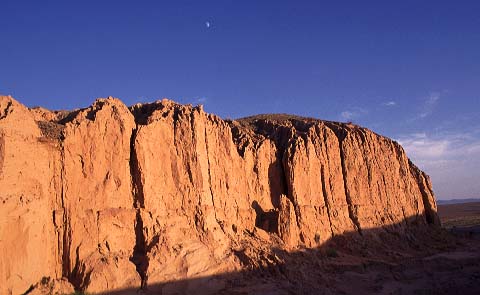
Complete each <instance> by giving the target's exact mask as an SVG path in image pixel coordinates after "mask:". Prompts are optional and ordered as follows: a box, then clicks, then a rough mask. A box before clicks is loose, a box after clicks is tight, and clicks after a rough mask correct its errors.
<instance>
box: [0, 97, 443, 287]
mask: <svg viewBox="0 0 480 295" xmlns="http://www.w3.org/2000/svg"><path fill="white" fill-rule="evenodd" d="M0 187H1V188H2V189H1V191H0V201H1V203H0V216H1V219H0V255H1V257H2V260H1V261H0V263H1V265H0V281H2V282H6V283H5V284H2V285H1V286H0V293H1V294H19V293H23V292H25V291H26V290H28V289H29V287H30V286H31V285H33V284H35V283H37V282H39V281H41V280H42V278H44V277H49V278H51V279H52V280H60V279H61V278H66V279H68V281H69V282H70V283H71V284H72V285H73V286H74V287H75V288H76V289H80V290H85V291H87V292H92V293H95V292H105V291H108V290H116V289H122V288H128V287H133V288H140V287H142V286H143V287H145V286H147V285H149V286H152V288H154V287H153V286H162V285H159V284H157V283H165V282H169V281H175V280H179V279H182V278H205V279H203V280H209V279H208V277H207V276H209V275H213V274H219V273H225V272H233V271H237V270H240V269H242V268H244V267H245V262H244V261H242V259H241V258H239V255H238V253H239V251H240V252H242V253H247V254H244V255H247V256H248V253H254V252H255V249H254V247H253V248H252V246H251V245H252V242H251V240H252V239H253V238H252V237H254V238H256V239H257V238H259V239H261V240H262V241H264V244H265V245H267V246H268V245H272V246H273V245H275V246H276V247H281V248H283V249H287V250H294V249H296V248H297V247H299V246H302V247H316V246H320V245H322V244H323V243H325V242H326V241H328V240H329V239H331V238H332V236H338V235H342V234H345V233H350V232H356V233H358V236H359V237H360V238H362V239H369V238H370V237H368V235H369V233H367V232H366V230H368V229H371V228H380V227H384V226H394V228H393V229H392V228H391V227H390V228H389V231H394V232H395V234H397V235H402V234H404V233H405V232H406V231H407V230H409V229H412V228H421V227H426V226H427V225H429V224H432V225H438V224H439V221H438V217H437V215H436V204H435V198H434V195H433V192H432V189H431V183H430V180H429V178H428V176H427V175H425V174H424V173H423V172H421V171H420V170H418V168H416V167H415V166H414V165H413V164H412V163H411V162H410V161H409V160H408V158H407V156H406V155H405V153H404V151H403V149H402V148H401V147H400V146H399V145H398V144H397V143H396V142H394V141H392V140H390V139H388V138H385V137H382V136H379V135H377V134H375V133H373V132H371V131H369V130H367V129H364V128H360V127H358V126H353V125H347V124H341V123H334V122H325V121H320V120H314V119H305V118H295V117H291V116H273V117H268V116H267V117H265V116H264V117H262V116H257V117H251V118H246V119H242V120H239V121H224V120H222V119H220V118H219V117H217V116H214V115H211V114H207V113H205V112H204V111H203V109H202V108H201V107H192V106H188V105H187V106H184V105H179V104H175V103H174V102H172V101H168V100H163V101H157V102H154V103H151V104H144V105H134V106H132V107H130V109H128V108H127V107H126V106H125V105H124V104H123V103H122V102H121V101H119V100H117V99H112V98H109V99H99V100H97V101H96V102H95V103H94V104H93V105H92V106H91V107H89V108H87V109H82V110H76V111H73V112H69V113H68V112H50V111H48V110H44V109H28V108H26V107H25V106H23V105H21V104H19V103H18V102H16V101H15V100H14V99H12V98H11V97H1V98H0ZM249 245H250V246H249ZM252 255H253V254H252ZM49 282H50V281H49ZM52 282H53V281H52ZM61 282H62V284H63V285H64V284H65V283H64V281H61ZM201 282H202V279H200V280H196V281H195V283H193V282H192V283H191V284H189V285H185V286H184V291H185V292H188V291H189V290H190V291H192V290H197V288H198V286H197V285H196V284H199V283H201ZM207 285H208V286H209V289H205V288H203V289H202V290H203V291H204V292H206V293H208V292H215V291H216V290H219V289H221V288H222V282H220V281H214V280H212V281H209V284H207ZM52 288H53V287H52ZM158 288H160V287H158ZM163 288H164V289H163V290H162V291H164V292H167V293H168V287H165V286H164V287H163ZM150 290H151V288H150ZM152 291H155V290H152ZM157 291H159V290H157Z"/></svg>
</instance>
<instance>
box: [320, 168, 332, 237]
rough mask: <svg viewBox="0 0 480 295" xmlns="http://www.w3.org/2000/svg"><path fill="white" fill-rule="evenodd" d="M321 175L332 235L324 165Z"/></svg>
mask: <svg viewBox="0 0 480 295" xmlns="http://www.w3.org/2000/svg"><path fill="white" fill-rule="evenodd" d="M321 175H322V179H321V182H322V192H323V201H324V202H325V207H326V208H327V215H328V222H329V223H330V232H331V233H332V237H333V236H334V233H333V228H332V216H331V214H330V202H329V201H328V197H327V187H326V183H325V182H326V177H325V167H324V166H323V165H322V168H321Z"/></svg>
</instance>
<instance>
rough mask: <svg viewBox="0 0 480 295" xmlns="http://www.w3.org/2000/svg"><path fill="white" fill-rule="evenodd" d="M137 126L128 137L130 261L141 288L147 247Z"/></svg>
mask: <svg viewBox="0 0 480 295" xmlns="http://www.w3.org/2000/svg"><path fill="white" fill-rule="evenodd" d="M138 129H139V126H138V125H137V126H136V128H135V129H134V130H132V135H131V137H130V176H131V179H132V195H133V208H135V209H136V211H137V212H136V217H135V246H134V248H133V254H132V257H131V258H130V261H131V262H133V263H134V264H135V266H136V270H137V272H138V274H139V275H140V279H141V286H140V287H141V288H142V289H145V288H146V287H147V281H148V278H147V270H148V265H149V262H148V257H147V247H146V241H145V235H144V234H143V219H142V211H141V210H142V209H144V208H145V197H144V191H143V182H142V175H141V171H140V167H139V164H138V158H137V151H136V146H135V139H136V137H137V132H138Z"/></svg>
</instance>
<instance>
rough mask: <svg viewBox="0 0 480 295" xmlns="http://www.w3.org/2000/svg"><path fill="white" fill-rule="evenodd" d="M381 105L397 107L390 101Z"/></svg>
mask: <svg viewBox="0 0 480 295" xmlns="http://www.w3.org/2000/svg"><path fill="white" fill-rule="evenodd" d="M382 105H383V106H386V107H394V106H396V105H397V103H396V102H395V101H393V100H391V101H387V102H384V103H382Z"/></svg>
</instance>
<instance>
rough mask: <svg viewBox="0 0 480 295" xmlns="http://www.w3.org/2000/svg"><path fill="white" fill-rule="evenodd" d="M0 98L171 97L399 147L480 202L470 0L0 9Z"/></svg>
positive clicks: (60, 4) (72, 102)
mask: <svg viewBox="0 0 480 295" xmlns="http://www.w3.org/2000/svg"><path fill="white" fill-rule="evenodd" d="M0 13H1V17H0V93H3V94H11V95H12V96H14V97H15V98H17V99H18V100H20V101H21V102H23V103H24V104H26V105H28V106H35V105H41V106H45V107H48V108H51V109H71V108H76V107H85V106H88V105H89V104H90V103H91V102H92V101H93V100H94V99H95V98H97V97H106V96H115V97H119V98H121V99H122V100H123V101H125V102H126V103H127V104H133V103H136V102H144V101H151V100H155V99H159V98H162V97H168V98H171V99H174V100H176V101H179V102H182V103H202V104H204V106H205V109H206V110H207V111H209V112H213V113H216V114H218V115H220V116H222V117H224V118H227V117H228V118H236V117H242V116H246V115H251V114H255V113H272V112H280V113H295V114H299V115H304V116H313V117H318V118H322V119H328V120H339V121H353V122H355V123H358V124H360V125H363V126H366V127H369V128H371V129H372V130H374V131H376V132H378V133H380V134H383V135H386V136H389V137H392V138H394V139H396V140H398V141H400V142H401V143H402V144H403V145H404V147H405V148H406V150H407V153H408V155H409V156H410V157H411V158H412V159H413V160H414V161H415V163H417V164H418V165H419V166H420V167H421V168H422V169H424V170H426V171H427V173H429V174H430V175H431V177H432V180H433V183H434V190H435V191H436V193H437V196H438V197H439V198H444V199H448V198H466V197H480V194H479V193H480V181H479V179H480V169H478V167H480V2H479V1H457V2H454V1H335V2H334V1H328V2H327V1H228V0H222V1H199V0H196V1H57V2H55V1H30V2H29V1H10V0H2V1H1V2H0Z"/></svg>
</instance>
